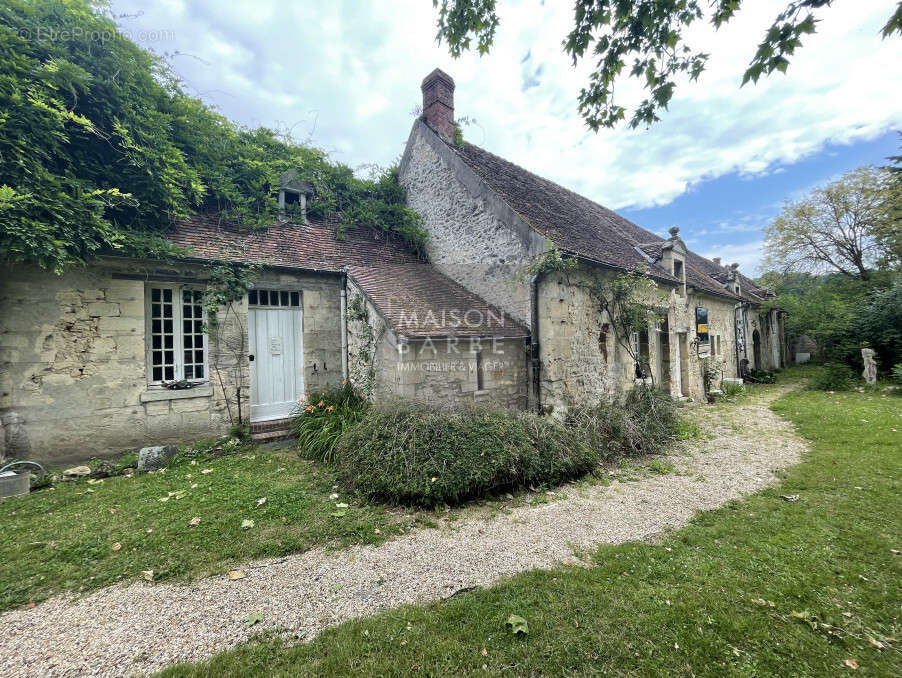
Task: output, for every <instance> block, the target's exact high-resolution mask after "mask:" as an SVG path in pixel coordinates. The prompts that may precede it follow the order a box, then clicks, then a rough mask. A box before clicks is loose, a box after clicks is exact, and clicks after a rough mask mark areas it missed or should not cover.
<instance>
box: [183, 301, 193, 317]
mask: <svg viewBox="0 0 902 678" xmlns="http://www.w3.org/2000/svg"><path fill="white" fill-rule="evenodd" d="M193 308H194V307H193V306H192V305H191V304H185V306H184V308H183V309H182V314H183V315H184V316H185V317H186V318H190V317H191V310H192V309H193Z"/></svg>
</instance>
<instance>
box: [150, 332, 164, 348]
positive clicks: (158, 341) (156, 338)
mask: <svg viewBox="0 0 902 678" xmlns="http://www.w3.org/2000/svg"><path fill="white" fill-rule="evenodd" d="M152 346H153V348H163V337H161V336H160V335H159V334H155V335H153V340H152Z"/></svg>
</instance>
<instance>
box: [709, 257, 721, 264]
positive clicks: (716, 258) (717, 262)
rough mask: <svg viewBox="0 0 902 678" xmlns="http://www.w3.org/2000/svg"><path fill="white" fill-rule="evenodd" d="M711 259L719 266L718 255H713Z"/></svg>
mask: <svg viewBox="0 0 902 678" xmlns="http://www.w3.org/2000/svg"><path fill="white" fill-rule="evenodd" d="M711 261H713V262H714V263H715V264H717V265H718V266H720V257H714V258H713V259H712V260H711Z"/></svg>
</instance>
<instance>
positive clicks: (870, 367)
mask: <svg viewBox="0 0 902 678" xmlns="http://www.w3.org/2000/svg"><path fill="white" fill-rule="evenodd" d="M861 359H862V361H864V371H863V372H862V373H861V376H863V377H864V380H865V381H866V382H868V383H869V384H876V383H877V363H876V362H875V361H874V349H872V348H863V349H861Z"/></svg>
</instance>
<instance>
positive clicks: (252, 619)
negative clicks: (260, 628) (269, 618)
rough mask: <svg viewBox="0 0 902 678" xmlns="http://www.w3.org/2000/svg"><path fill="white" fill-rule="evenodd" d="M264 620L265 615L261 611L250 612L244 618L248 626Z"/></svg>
mask: <svg viewBox="0 0 902 678" xmlns="http://www.w3.org/2000/svg"><path fill="white" fill-rule="evenodd" d="M262 621H263V615H262V614H260V613H259V612H254V613H252V614H249V615H248V616H247V618H246V619H245V620H244V623H245V624H247V625H248V626H255V625H257V624H259V623H260V622H262Z"/></svg>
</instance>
